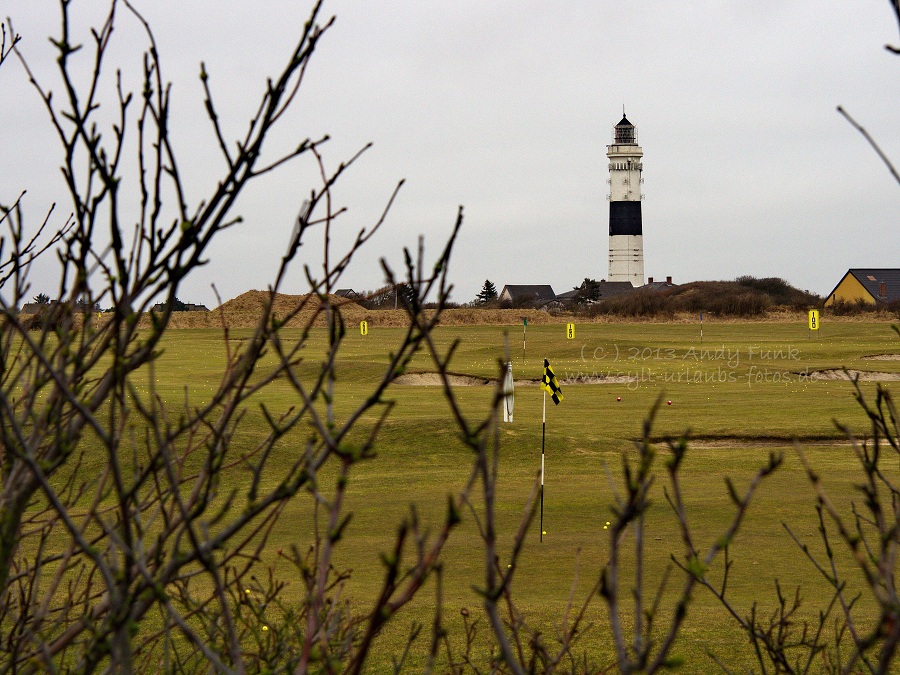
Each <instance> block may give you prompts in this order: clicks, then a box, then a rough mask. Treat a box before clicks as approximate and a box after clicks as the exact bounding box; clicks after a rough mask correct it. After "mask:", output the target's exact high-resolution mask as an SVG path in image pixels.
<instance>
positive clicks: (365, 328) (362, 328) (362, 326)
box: [359, 321, 369, 335]
mask: <svg viewBox="0 0 900 675" xmlns="http://www.w3.org/2000/svg"><path fill="white" fill-rule="evenodd" d="M359 334H360V335H368V334H369V322H368V321H360V322H359Z"/></svg>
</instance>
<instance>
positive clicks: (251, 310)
mask: <svg viewBox="0 0 900 675" xmlns="http://www.w3.org/2000/svg"><path fill="white" fill-rule="evenodd" d="M268 295H269V294H268V292H267V291H247V292H246V293H243V294H242V295H239V296H238V297H236V298H233V299H231V300H228V301H227V302H225V303H223V304H222V305H220V306H219V307H217V308H216V309H214V310H211V311H209V312H173V313H172V318H171V323H170V327H171V328H175V329H178V328H220V327H222V325H223V322H224V325H226V326H228V327H229V328H253V327H255V326H256V324H257V323H258V322H259V318H260V316H261V314H262V313H261V308H262V306H263V303H265V302H266V301H267V299H268ZM331 301H332V302H333V303H334V304H335V305H336V306H338V307H339V308H340V312H341V314H342V315H343V317H344V321H346V322H347V324H349V325H354V324H358V323H359V322H360V321H368V322H369V325H370V326H372V327H402V326H406V325H407V321H408V319H407V314H406V312H405V311H404V310H402V309H366V308H364V307H361V306H360V305H358V304H357V303H355V302H353V301H352V300H347V299H346V298H340V297H337V296H331ZM298 308H299V311H298V312H297V314H296V315H295V316H294V317H293V318H292V319H291V320H290V321H288V323H287V325H288V326H291V327H300V326H305V325H306V324H307V323H308V322H309V321H310V319H311V318H313V315H314V314H315V313H316V312H318V311H319V299H318V298H317V297H316V296H314V295H310V294H306V295H288V294H284V293H279V294H277V295H276V296H275V315H276V316H279V317H285V316H288V315H289V314H290V313H291V312H293V311H295V310H297V309H298ZM23 316H24V315H23ZM523 318H527V319H528V323H529V324H531V325H545V324H562V323H569V322H573V323H578V324H586V323H600V324H607V323H611V324H616V323H628V324H635V323H648V324H651V323H668V324H672V323H675V324H679V323H681V324H684V323H697V321H698V319H699V317H698V315H697V314H695V313H693V312H690V313H689V312H677V313H675V314H674V315H673V316H671V317H665V318H663V317H623V316H617V315H612V314H610V315H598V316H594V317H590V318H588V317H584V316H575V315H573V314H571V313H567V312H558V311H554V312H552V313H551V312H547V311H543V310H539V309H481V308H474V307H460V308H455V309H447V310H445V311H444V315H443V317H442V318H441V324H442V325H444V326H515V325H522V319H523ZM822 318H823V320H826V321H828V322H829V323H855V322H860V321H864V322H870V323H871V322H876V323H895V322H896V321H897V317H896V316H895V315H894V314H892V313H890V312H886V311H885V312H877V313H866V314H860V315H849V316H835V315H834V314H832V313H831V312H829V311H828V310H827V309H826V310H825V311H823V312H822ZM78 319H80V317H78V318H77V319H76V323H77V325H79V326H80V323H81V322H80V320H78ZM703 320H704V322H707V323H728V324H731V323H798V322H800V323H803V322H805V321H806V313H805V312H797V311H791V310H787V309H781V308H772V309H770V310H769V311H767V312H766V313H765V314H763V315H760V316H755V317H748V318H737V317H716V316H714V315H712V314H709V313H704V315H703ZM314 323H315V325H320V326H323V325H325V324H324V318H323V317H322V316H319V317H318V318H316V319H315V322H314ZM149 324H150V318H149V317H148V316H144V317H142V318H141V322H140V325H142V326H149Z"/></svg>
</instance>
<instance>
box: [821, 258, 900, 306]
mask: <svg viewBox="0 0 900 675" xmlns="http://www.w3.org/2000/svg"><path fill="white" fill-rule="evenodd" d="M896 300H900V269H896V268H869V267H860V268H856V269H851V270H847V273H846V274H845V275H844V276H843V278H842V279H841V280H840V281H839V282H838V285H837V286H835V287H834V290H833V291H831V293H829V294H828V297H827V298H826V299H825V306H826V307H830V306H831V305H833V304H835V303H837V302H860V301H862V302H865V303H867V304H870V305H875V304H880V303H888V302H894V301H896Z"/></svg>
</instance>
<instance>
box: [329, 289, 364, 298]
mask: <svg viewBox="0 0 900 675" xmlns="http://www.w3.org/2000/svg"><path fill="white" fill-rule="evenodd" d="M334 294H335V295H336V296H338V297H339V298H347V299H348V300H356V299H357V298H358V297H360V295H359V293H357V292H356V291H354V290H353V289H352V288H339V289H337V290H336V291H335V292H334Z"/></svg>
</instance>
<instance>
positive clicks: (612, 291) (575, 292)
mask: <svg viewBox="0 0 900 675" xmlns="http://www.w3.org/2000/svg"><path fill="white" fill-rule="evenodd" d="M589 281H590V280H588V279H585V281H584V282H582V284H581V286H579V287H578V288H573V289H572V290H571V291H566V292H565V293H560V294H559V295H557V296H556V299H557V300H576V301H581V302H597V301H599V300H606V299H607V298H612V297H615V296H617V295H624V294H625V293H631V292H632V291H635V290H637V288H636V287H635V286H633V285H632V284H631V282H630V281H607V280H606V279H602V280H600V281H590V285H589V286H586V284H587V283H588V282H589Z"/></svg>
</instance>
